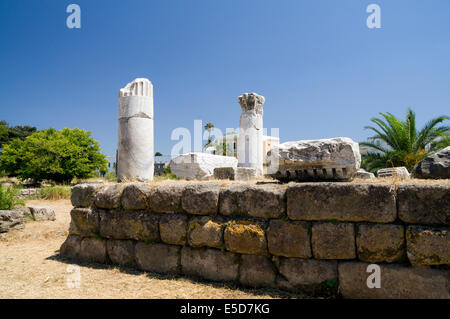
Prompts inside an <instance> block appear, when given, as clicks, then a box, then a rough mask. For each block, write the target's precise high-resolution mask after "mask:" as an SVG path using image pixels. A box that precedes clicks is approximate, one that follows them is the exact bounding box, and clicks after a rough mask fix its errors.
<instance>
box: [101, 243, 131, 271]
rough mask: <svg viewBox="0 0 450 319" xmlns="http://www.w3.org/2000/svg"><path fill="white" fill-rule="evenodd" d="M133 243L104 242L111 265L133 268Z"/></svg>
mask: <svg viewBox="0 0 450 319" xmlns="http://www.w3.org/2000/svg"><path fill="white" fill-rule="evenodd" d="M134 246H135V244H134V241H132V240H114V239H109V240H107V241H106V251H107V252H108V256H109V259H110V260H111V261H112V263H113V264H116V265H125V266H134V265H135V261H134Z"/></svg>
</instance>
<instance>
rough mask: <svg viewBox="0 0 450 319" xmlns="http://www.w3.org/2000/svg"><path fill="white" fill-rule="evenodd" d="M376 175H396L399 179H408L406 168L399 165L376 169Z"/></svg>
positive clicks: (382, 176)
mask: <svg viewBox="0 0 450 319" xmlns="http://www.w3.org/2000/svg"><path fill="white" fill-rule="evenodd" d="M377 176H378V177H381V178H384V177H397V178H399V179H410V178H411V177H410V175H409V172H408V169H407V168H406V167H404V166H401V167H390V168H382V169H379V170H378V171H377Z"/></svg>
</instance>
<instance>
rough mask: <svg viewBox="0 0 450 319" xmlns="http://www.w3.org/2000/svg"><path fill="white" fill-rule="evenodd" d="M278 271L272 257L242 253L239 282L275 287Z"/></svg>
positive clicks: (255, 285)
mask: <svg viewBox="0 0 450 319" xmlns="http://www.w3.org/2000/svg"><path fill="white" fill-rule="evenodd" d="M275 278H276V271H275V266H274V265H273V264H272V260H271V259H270V257H266V256H254V255H242V256H241V266H240V271H239V282H240V283H241V284H243V285H245V286H250V287H274V286H275Z"/></svg>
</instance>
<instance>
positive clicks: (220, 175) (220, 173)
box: [214, 167, 236, 181]
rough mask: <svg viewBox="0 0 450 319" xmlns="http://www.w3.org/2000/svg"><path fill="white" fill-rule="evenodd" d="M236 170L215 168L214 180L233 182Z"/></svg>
mask: <svg viewBox="0 0 450 319" xmlns="http://www.w3.org/2000/svg"><path fill="white" fill-rule="evenodd" d="M235 171H236V169H235V168H234V167H216V168H215V169H214V179H228V180H231V181H234V176H235Z"/></svg>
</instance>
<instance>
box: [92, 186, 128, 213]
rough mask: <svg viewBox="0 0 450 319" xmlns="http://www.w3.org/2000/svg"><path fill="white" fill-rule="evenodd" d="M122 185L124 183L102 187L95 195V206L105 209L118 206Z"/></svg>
mask: <svg viewBox="0 0 450 319" xmlns="http://www.w3.org/2000/svg"><path fill="white" fill-rule="evenodd" d="M124 186H125V185H124V184H121V183H116V184H109V185H106V186H104V187H102V188H101V189H100V190H99V191H98V192H97V194H96V195H95V200H94V204H95V206H97V207H98V208H106V209H114V208H118V207H119V205H120V198H121V196H122V191H123V188H124Z"/></svg>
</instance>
